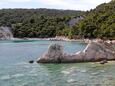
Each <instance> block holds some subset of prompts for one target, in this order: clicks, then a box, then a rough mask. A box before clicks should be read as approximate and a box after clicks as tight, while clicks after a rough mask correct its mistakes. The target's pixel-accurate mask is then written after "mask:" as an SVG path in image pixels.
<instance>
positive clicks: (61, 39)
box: [11, 36, 115, 44]
mask: <svg viewBox="0 0 115 86" xmlns="http://www.w3.org/2000/svg"><path fill="white" fill-rule="evenodd" d="M11 40H44V41H68V42H74V41H75V42H84V43H91V42H100V41H102V42H107V43H112V44H115V40H102V39H99V38H96V39H69V38H67V37H61V36H56V37H52V38H11Z"/></svg>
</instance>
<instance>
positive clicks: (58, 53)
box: [37, 41, 115, 64]
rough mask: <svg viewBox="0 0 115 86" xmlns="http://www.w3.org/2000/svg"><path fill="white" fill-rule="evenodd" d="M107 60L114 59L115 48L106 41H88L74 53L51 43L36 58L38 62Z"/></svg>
mask: <svg viewBox="0 0 115 86" xmlns="http://www.w3.org/2000/svg"><path fill="white" fill-rule="evenodd" d="M108 60H115V48H114V47H113V45H111V44H109V43H106V42H102V41H100V42H90V43H89V44H88V45H87V47H86V48H85V49H84V50H83V51H80V52H78V53H76V54H72V55H71V54H67V53H65V52H64V50H63V47H62V46H61V45H59V44H52V45H50V46H49V48H48V50H47V51H46V52H45V53H44V54H43V55H42V56H41V57H40V58H38V60H37V62H38V63H76V62H97V61H101V62H100V64H105V63H107V61H108Z"/></svg>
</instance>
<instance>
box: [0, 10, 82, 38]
mask: <svg viewBox="0 0 115 86" xmlns="http://www.w3.org/2000/svg"><path fill="white" fill-rule="evenodd" d="M82 14H83V12H81V11H72V10H55V9H2V10H0V26H3V25H4V26H6V25H7V26H10V27H12V30H13V34H14V37H21V38H22V37H54V36H56V35H64V36H68V34H69V33H70V28H69V25H68V24H67V22H68V21H69V20H70V19H72V18H73V17H76V16H80V15H82Z"/></svg>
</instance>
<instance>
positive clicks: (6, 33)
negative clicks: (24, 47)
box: [0, 27, 13, 40]
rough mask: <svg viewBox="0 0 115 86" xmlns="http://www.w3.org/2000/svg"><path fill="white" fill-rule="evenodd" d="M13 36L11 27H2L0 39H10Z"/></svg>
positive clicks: (0, 28)
mask: <svg viewBox="0 0 115 86" xmlns="http://www.w3.org/2000/svg"><path fill="white" fill-rule="evenodd" d="M11 38H13V34H12V32H11V28H10V27H0V40H9V39H11Z"/></svg>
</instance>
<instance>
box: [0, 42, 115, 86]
mask: <svg viewBox="0 0 115 86" xmlns="http://www.w3.org/2000/svg"><path fill="white" fill-rule="evenodd" d="M51 43H60V44H62V45H63V46H64V50H65V51H66V52H69V53H75V52H77V51H79V50H83V49H84V48H85V47H86V44H84V43H79V42H60V41H34V40H33V41H0V86H115V64H114V63H112V64H109V63H108V64H106V65H100V64H99V63H74V64H37V63H34V64H29V63H28V61H29V60H31V59H32V60H36V59H37V58H38V57H39V56H40V55H42V54H43V53H44V52H45V51H46V49H47V47H48V46H49V44H51Z"/></svg>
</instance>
